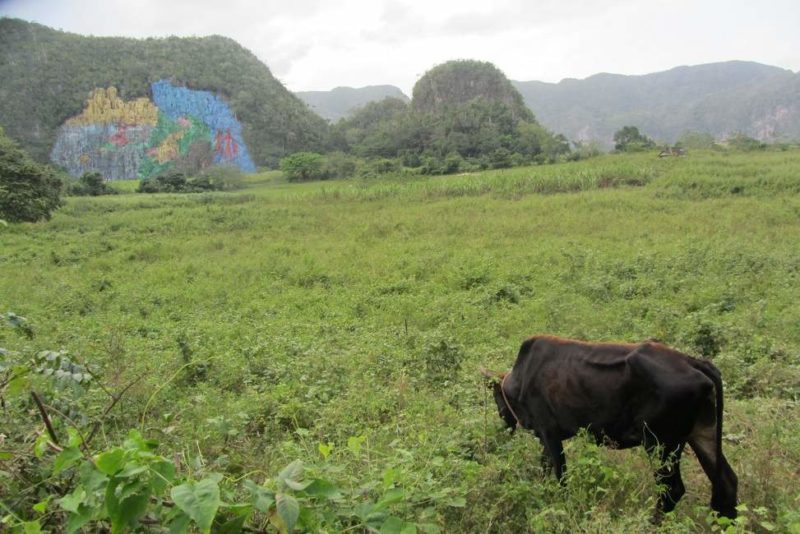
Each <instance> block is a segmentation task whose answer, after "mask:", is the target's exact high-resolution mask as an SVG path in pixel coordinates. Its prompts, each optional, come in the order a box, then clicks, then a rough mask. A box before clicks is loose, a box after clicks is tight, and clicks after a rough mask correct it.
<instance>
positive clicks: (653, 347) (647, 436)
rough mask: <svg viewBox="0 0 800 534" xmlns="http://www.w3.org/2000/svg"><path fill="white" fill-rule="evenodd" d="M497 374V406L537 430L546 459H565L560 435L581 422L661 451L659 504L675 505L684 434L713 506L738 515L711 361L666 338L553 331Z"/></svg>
mask: <svg viewBox="0 0 800 534" xmlns="http://www.w3.org/2000/svg"><path fill="white" fill-rule="evenodd" d="M484 374H485V375H486V376H489V377H491V378H493V379H495V381H494V383H493V386H492V387H493V389H494V398H495V402H496V403H497V407H498V410H499V411H500V416H501V417H502V418H503V419H504V420H505V422H506V424H507V425H508V426H509V427H511V428H512V429H513V428H516V427H521V428H525V429H528V430H533V431H534V433H535V434H536V436H537V437H538V438H539V440H540V441H541V442H542V445H543V447H544V450H543V452H542V460H543V464H544V465H547V466H552V467H555V473H556V476H557V477H558V478H559V480H562V477H563V475H564V469H565V466H566V465H565V459H564V448H563V446H562V443H561V442H562V440H565V439H568V438H571V437H572V436H574V435H575V434H576V433H577V432H578V430H579V429H582V428H585V429H587V431H588V432H589V433H590V434H592V435H593V436H594V437H595V439H597V442H598V443H603V444H606V445H608V446H610V447H613V448H620V449H625V448H628V447H635V446H637V445H643V446H644V447H645V448H646V449H647V451H648V452H649V453H653V454H654V453H656V451H659V453H660V455H661V460H662V462H661V465H662V467H661V468H660V469H659V470H658V472H657V473H656V476H657V477H658V480H659V481H660V482H662V483H663V484H665V486H666V489H665V491H664V493H663V494H662V495H661V498H660V502H659V505H658V510H660V511H662V512H669V511H671V510H672V509H674V508H675V505H676V504H677V502H678V501H679V500H680V498H681V497H682V496H683V494H684V493H685V491H686V490H685V489H684V486H683V482H682V481H681V472H680V459H681V453H682V452H683V448H684V446H685V445H686V443H687V442H688V443H689V445H691V447H692V449H693V450H694V452H695V454H696V455H697V458H698V460H699V461H700V465H701V466H702V467H703V470H704V471H705V473H706V475H707V476H708V478H709V479H710V480H711V485H712V493H711V508H712V509H713V510H716V511H717V512H719V513H720V514H721V515H723V516H726V517H729V518H735V517H736V491H737V478H736V474H734V472H733V470H732V469H731V467H730V465H729V464H728V462H727V460H726V459H725V456H723V455H722V382H721V380H720V372H719V370H718V369H717V368H716V367H714V365H713V364H712V363H711V362H708V361H705V360H698V359H695V358H692V357H689V356H686V355H685V354H681V353H680V352H678V351H676V350H673V349H671V348H669V347H666V346H665V345H662V344H661V343H658V342H654V341H648V342H645V343H641V344H638V345H637V344H617V343H586V342H583V341H576V340H571V339H563V338H558V337H553V336H537V337H532V338H530V339H528V340H526V341H525V342H524V343H523V344H522V346H521V347H520V349H519V355H518V356H517V361H516V363H515V364H514V368H513V369H512V370H511V371H510V372H509V373H500V374H497V373H494V374H491V373H488V372H486V371H484Z"/></svg>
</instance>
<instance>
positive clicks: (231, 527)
mask: <svg viewBox="0 0 800 534" xmlns="http://www.w3.org/2000/svg"><path fill="white" fill-rule="evenodd" d="M248 517H249V515H240V516H238V517H234V518H233V519H231V520H230V521H226V522H225V523H223V524H222V526H220V527H219V529H215V530H214V531H215V532H219V533H220V534H238V533H239V532H242V528H243V527H244V523H245V521H247V519H248Z"/></svg>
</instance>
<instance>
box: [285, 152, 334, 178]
mask: <svg viewBox="0 0 800 534" xmlns="http://www.w3.org/2000/svg"><path fill="white" fill-rule="evenodd" d="M324 160H325V158H324V157H323V156H322V154H317V153H316V152H296V153H294V154H292V155H291V156H286V157H285V158H283V159H282V160H281V171H282V172H283V174H284V175H285V176H286V179H287V180H289V181H290V182H303V181H306V180H324V179H325V178H327V176H326V175H325V172H324V168H323V163H324Z"/></svg>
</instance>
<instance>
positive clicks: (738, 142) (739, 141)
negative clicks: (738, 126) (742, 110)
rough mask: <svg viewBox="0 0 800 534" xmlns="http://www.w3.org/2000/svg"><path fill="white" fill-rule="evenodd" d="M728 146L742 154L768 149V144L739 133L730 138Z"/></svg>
mask: <svg viewBox="0 0 800 534" xmlns="http://www.w3.org/2000/svg"><path fill="white" fill-rule="evenodd" d="M728 146H729V147H730V148H731V149H733V150H738V151H741V152H753V151H755V150H764V149H765V148H767V144H766V143H764V142H762V141H759V140H758V139H753V138H752V137H748V136H746V135H744V134H743V133H737V134H736V135H734V136H733V137H730V138H728Z"/></svg>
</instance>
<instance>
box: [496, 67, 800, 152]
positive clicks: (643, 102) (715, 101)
mask: <svg viewBox="0 0 800 534" xmlns="http://www.w3.org/2000/svg"><path fill="white" fill-rule="evenodd" d="M512 83H513V84H514V86H515V87H516V88H517V89H519V91H520V93H522V96H523V97H524V98H525V103H526V104H527V105H528V107H530V108H531V109H532V110H533V111H534V112H535V113H536V116H537V118H538V119H539V120H540V121H541V122H542V124H544V125H545V126H547V127H548V128H551V129H552V130H554V131H556V132H558V133H561V134H564V135H565V136H567V137H568V138H570V139H573V140H579V141H597V142H599V143H600V144H601V145H602V146H604V147H607V148H608V147H610V146H612V145H613V141H612V138H613V135H614V132H615V131H617V130H618V129H620V128H622V127H623V126H627V125H634V126H637V127H638V128H639V129H640V130H641V131H642V132H643V133H645V134H647V135H648V136H650V137H653V138H655V139H656V140H657V141H664V142H668V143H672V142H674V141H675V140H676V139H677V138H678V137H679V136H680V135H681V134H683V133H684V132H687V131H694V132H705V133H709V134H712V135H713V136H714V137H715V138H717V139H724V138H727V137H729V136H731V135H733V134H736V133H743V134H745V135H748V136H751V137H755V138H757V139H761V140H765V141H780V140H794V139H800V74H795V73H792V72H791V71H788V70H784V69H780V68H777V67H771V66H768V65H762V64H759V63H753V62H746V61H728V62H724V63H710V64H707V65H697V66H693V67H676V68H674V69H670V70H668V71H664V72H656V73H653V74H646V75H643V76H622V75H618V74H596V75H594V76H590V77H589V78H586V79H584V80H575V79H565V80H562V81H561V82H559V83H544V82H536V81H531V82H512Z"/></svg>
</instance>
